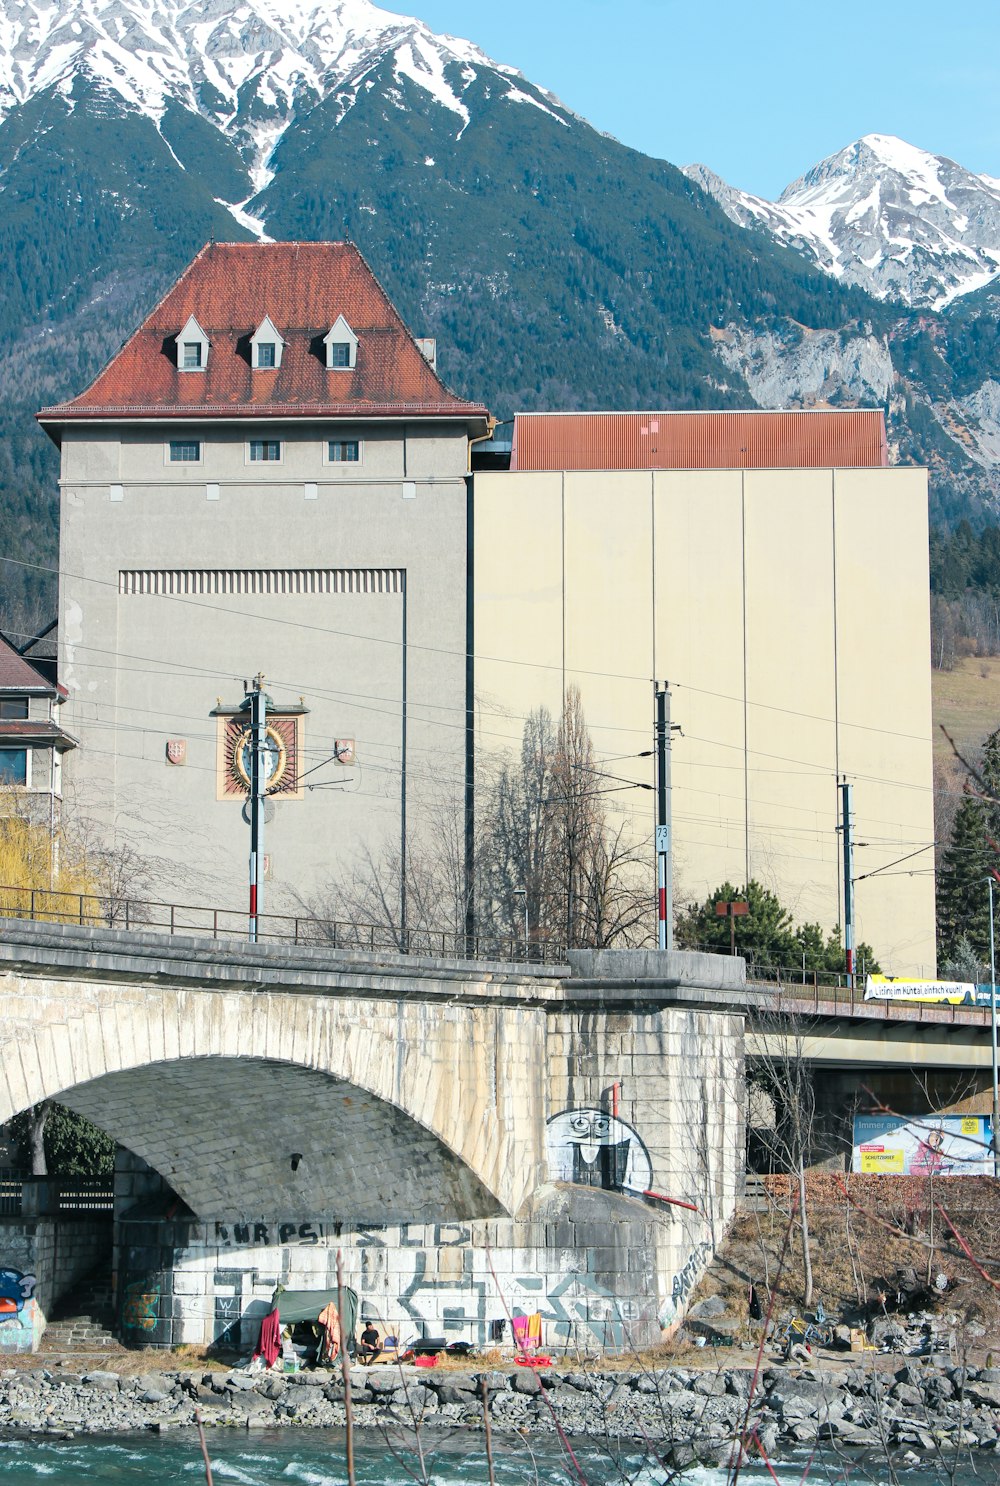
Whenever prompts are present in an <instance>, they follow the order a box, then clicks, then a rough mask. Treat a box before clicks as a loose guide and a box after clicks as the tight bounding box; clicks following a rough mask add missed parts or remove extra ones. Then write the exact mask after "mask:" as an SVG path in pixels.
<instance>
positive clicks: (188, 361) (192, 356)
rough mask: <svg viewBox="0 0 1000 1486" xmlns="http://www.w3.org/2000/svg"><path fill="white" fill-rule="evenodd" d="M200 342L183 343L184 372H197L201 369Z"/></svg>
mask: <svg viewBox="0 0 1000 1486" xmlns="http://www.w3.org/2000/svg"><path fill="white" fill-rule="evenodd" d="M201 353H202V344H201V341H185V342H184V350H183V360H182V365H183V367H184V370H185V371H198V370H199V368H200V367H201Z"/></svg>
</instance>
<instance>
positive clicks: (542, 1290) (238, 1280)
mask: <svg viewBox="0 0 1000 1486" xmlns="http://www.w3.org/2000/svg"><path fill="white" fill-rule="evenodd" d="M669 1224H670V1219H669V1217H666V1216H664V1215H663V1214H662V1213H660V1212H658V1211H657V1210H656V1206H655V1204H649V1203H644V1202H640V1201H638V1200H636V1199H634V1198H629V1197H625V1196H622V1195H621V1194H619V1193H612V1192H603V1191H598V1190H596V1189H594V1190H589V1189H579V1188H572V1187H567V1186H563V1185H561V1184H559V1185H551V1186H547V1187H544V1188H542V1189H540V1191H539V1192H538V1193H537V1194H536V1198H535V1200H534V1202H533V1203H532V1208H531V1212H530V1214H529V1215H528V1216H526V1217H525V1218H522V1219H520V1220H518V1221H512V1220H508V1219H498V1220H486V1221H476V1222H471V1223H461V1222H456V1223H445V1222H442V1223H435V1224H415V1223H410V1224H407V1223H404V1224H393V1225H392V1226H390V1227H377V1226H370V1227H356V1228H355V1227H350V1226H347V1225H343V1226H341V1225H339V1224H336V1223H331V1222H329V1221H323V1220H319V1219H317V1220H316V1221H314V1222H311V1223H291V1222H289V1223H255V1224H243V1223H236V1224H233V1223H224V1222H221V1221H219V1222H208V1223H204V1222H195V1221H190V1222H185V1221H181V1220H174V1221H168V1222H164V1221H162V1220H148V1221H143V1220H134V1221H131V1220H126V1221H123V1222H122V1223H121V1224H120V1230H119V1231H120V1234H121V1240H122V1248H121V1250H120V1258H119V1266H120V1285H121V1335H122V1339H123V1340H124V1341H125V1342H126V1344H128V1345H133V1346H158V1347H169V1346H177V1345H179V1344H181V1343H185V1342H188V1343H193V1344H196V1345H198V1344H200V1345H205V1344H208V1343H210V1342H213V1341H220V1340H222V1339H225V1340H227V1341H229V1342H231V1343H232V1344H234V1345H238V1346H249V1345H251V1344H254V1343H256V1341H257V1338H258V1336H259V1333H260V1323H261V1320H262V1319H263V1317H264V1316H265V1315H266V1314H267V1312H268V1311H269V1310H270V1309H271V1300H272V1296H273V1293H274V1291H275V1289H276V1287H277V1286H278V1285H281V1286H283V1287H285V1288H287V1289H315V1290H317V1291H322V1290H329V1289H333V1288H335V1287H336V1283H337V1278H336V1255H337V1250H338V1248H339V1249H340V1250H341V1252H342V1255H343V1265H344V1282H345V1284H347V1285H349V1286H350V1287H351V1288H353V1289H354V1290H356V1291H357V1293H358V1296H359V1299H360V1311H361V1315H362V1316H365V1317H368V1316H371V1317H374V1318H375V1319H376V1321H377V1323H378V1325H379V1329H380V1330H381V1331H382V1332H383V1333H386V1332H388V1333H390V1334H394V1335H398V1336H400V1337H401V1338H402V1339H404V1340H412V1339H415V1338H418V1337H420V1336H445V1337H447V1339H448V1340H449V1341H468V1342H473V1343H474V1344H476V1345H477V1346H483V1345H486V1344H488V1342H489V1339H490V1327H491V1323H492V1322H495V1321H501V1320H503V1321H505V1322H506V1337H507V1339H508V1340H509V1339H510V1336H511V1331H510V1317H511V1316H512V1315H516V1314H530V1313H532V1312H535V1311H537V1312H540V1313H541V1315H542V1317H543V1338H542V1339H543V1344H544V1345H545V1346H548V1347H554V1348H558V1349H559V1350H564V1349H568V1350H570V1351H572V1350H574V1349H575V1348H577V1347H578V1348H579V1349H580V1350H581V1351H584V1352H586V1351H590V1352H594V1351H597V1350H608V1351H613V1352H619V1351H628V1350H630V1349H632V1348H639V1347H643V1346H648V1345H650V1344H652V1343H655V1342H656V1341H658V1340H659V1339H660V1334H661V1333H660V1320H659V1316H658V1314H657V1312H658V1308H659V1307H658V1303H657V1298H658V1292H659V1288H660V1286H659V1283H658V1280H659V1277H658V1273H657V1266H658V1263H659V1259H660V1254H661V1252H662V1250H663V1249H664V1247H665V1246H666V1247H669V1243H668V1242H667V1241H666V1234H665V1232H664V1230H665V1228H666V1227H668V1226H669ZM319 1308H320V1306H319V1304H317V1311H318V1310H319Z"/></svg>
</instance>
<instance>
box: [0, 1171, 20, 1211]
mask: <svg viewBox="0 0 1000 1486" xmlns="http://www.w3.org/2000/svg"><path fill="white" fill-rule="evenodd" d="M23 1193H24V1173H23V1172H20V1171H0V1217H3V1218H15V1217H17V1216H18V1214H19V1213H20V1211H21V1200H22V1195H23Z"/></svg>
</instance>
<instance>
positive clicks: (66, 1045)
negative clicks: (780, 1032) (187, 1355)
mask: <svg viewBox="0 0 1000 1486" xmlns="http://www.w3.org/2000/svg"><path fill="white" fill-rule="evenodd" d="M741 973H742V962H734V961H727V960H722V959H718V958H715V957H711V956H702V955H688V954H677V955H671V956H660V955H650V954H646V953H641V952H635V953H632V952H622V953H614V952H597V953H587V954H585V953H580V954H578V955H575V956H574V957H573V959H572V963H571V964H570V965H568V966H561V967H526V966H520V967H519V966H511V965H498V964H482V963H469V962H459V961H447V962H446V961H436V960H429V959H417V958H413V957H403V956H392V955H376V956H371V955H364V954H359V953H357V952H343V951H342V952H334V951H331V950H329V949H325V948H319V947H316V948H303V947H295V948H286V947H283V946H280V945H278V946H276V945H263V944H258V945H250V944H246V943H243V942H230V941H226V942H222V941H210V940H205V939H195V938H181V937H171V938H168V937H165V936H159V935H154V934H141V933H140V934H135V933H129V934H124V933H121V932H118V931H113V930H104V929H96V928H89V927H83V928H80V927H75V926H73V927H70V926H63V925H51V924H45V923H28V922H21V921H17V920H2V921H0V989H2V992H3V995H2V1000H0V1033H2V1043H0V1121H3V1120H7V1119H9V1118H10V1117H11V1116H12V1115H14V1114H16V1113H17V1112H19V1111H20V1110H23V1109H25V1108H27V1107H28V1106H30V1105H35V1104H38V1103H39V1102H40V1101H42V1100H45V1099H55V1100H58V1101H59V1102H61V1103H62V1104H64V1105H66V1106H68V1107H69V1108H70V1109H73V1110H76V1111H77V1112H79V1113H80V1114H82V1115H85V1116H86V1117H87V1118H88V1119H90V1120H92V1121H93V1122H94V1123H95V1124H96V1125H98V1126H99V1127H100V1128H102V1129H103V1130H105V1131H106V1132H107V1133H108V1134H109V1135H110V1136H112V1138H113V1139H114V1140H115V1141H116V1143H117V1144H118V1146H119V1147H121V1148H122V1156H121V1157H120V1159H119V1175H118V1179H117V1189H116V1199H115V1208H116V1212H115V1216H116V1220H117V1221H116V1247H115V1264H116V1272H117V1279H118V1300H119V1307H120V1313H121V1317H122V1322H121V1324H122V1326H123V1328H124V1329H125V1331H128V1330H129V1328H131V1330H132V1332H133V1335H131V1336H130V1337H129V1339H130V1340H137V1341H140V1342H141V1341H147V1342H153V1343H157V1342H158V1343H161V1344H173V1343H176V1342H178V1341H210V1340H212V1339H213V1338H214V1337H216V1336H217V1335H218V1334H219V1326H220V1325H222V1324H223V1323H225V1324H226V1325H229V1326H232V1325H238V1326H241V1327H242V1333H243V1334H245V1335H249V1332H250V1331H252V1330H253V1327H254V1325H255V1324H258V1323H259V1314H261V1313H262V1312H261V1309H260V1308H261V1306H262V1305H264V1304H265V1291H266V1292H267V1293H268V1295H269V1293H270V1291H271V1290H272V1289H273V1288H274V1285H275V1283H277V1282H280V1283H284V1284H286V1285H287V1284H289V1283H293V1284H302V1283H303V1282H305V1281H307V1280H309V1279H310V1278H311V1279H314V1280H315V1279H319V1280H322V1281H324V1282H325V1281H326V1280H327V1279H329V1255H330V1252H331V1249H332V1247H336V1246H337V1245H338V1244H339V1245H342V1246H343V1247H344V1248H345V1250H347V1258H348V1270H349V1274H350V1275H351V1276H353V1278H352V1279H351V1283H352V1284H356V1286H357V1288H358V1289H359V1292H360V1293H361V1295H362V1297H363V1299H364V1297H365V1296H368V1297H369V1298H370V1300H371V1304H373V1305H374V1304H376V1302H377V1307H378V1313H379V1314H380V1315H384V1316H385V1317H386V1318H387V1324H388V1322H389V1321H392V1322H393V1323H394V1324H395V1323H396V1322H398V1321H401V1320H405V1318H406V1317H407V1316H410V1317H411V1318H412V1319H413V1320H414V1321H419V1322H422V1323H423V1324H424V1325H429V1326H431V1328H432V1329H433V1328H435V1327H446V1326H447V1327H449V1328H450V1329H452V1330H454V1331H456V1332H457V1333H458V1334H460V1335H462V1336H464V1337H465V1338H466V1339H471V1340H485V1328H486V1325H487V1322H488V1321H489V1320H490V1319H491V1316H492V1315H493V1312H494V1311H496V1312H497V1313H498V1314H501V1315H502V1314H503V1311H502V1309H501V1308H500V1301H499V1297H496V1298H495V1300H494V1301H493V1302H492V1310H491V1303H489V1302H488V1298H487V1296H486V1291H487V1290H488V1288H489V1286H488V1285H487V1282H486V1280H485V1279H484V1255H486V1253H487V1249H488V1250H489V1265H488V1267H489V1268H490V1269H491V1270H492V1271H496V1272H498V1273H500V1274H501V1275H509V1276H510V1284H511V1286H512V1287H513V1291H516V1292H517V1293H521V1292H522V1291H523V1293H524V1295H525V1296H526V1297H527V1298H528V1299H529V1300H530V1303H531V1308H532V1309H537V1308H538V1307H539V1306H541V1307H542V1309H543V1313H544V1314H545V1316H546V1320H547V1321H550V1322H551V1324H552V1325H553V1326H556V1327H562V1328H563V1331H564V1332H565V1330H566V1328H568V1327H570V1326H578V1325H580V1324H583V1325H585V1326H586V1327H589V1328H590V1330H591V1332H593V1333H595V1334H597V1335H598V1337H599V1339H600V1340H602V1341H603V1342H605V1343H606V1344H608V1343H614V1342H617V1343H620V1344H624V1341H625V1330H627V1329H629V1328H631V1331H630V1335H632V1333H634V1336H633V1339H634V1340H638V1339H639V1337H640V1334H641V1336H642V1337H643V1338H645V1339H646V1340H649V1339H651V1338H652V1337H653V1336H654V1335H658V1334H659V1329H660V1326H661V1325H662V1324H667V1323H669V1322H670V1320H671V1319H672V1318H673V1317H674V1316H675V1314H678V1313H679V1310H680V1308H681V1307H682V1305H683V1300H684V1296H685V1294H686V1291H687V1289H689V1288H690V1286H691V1285H692V1284H693V1282H694V1279H695V1278H696V1276H697V1273H698V1272H699V1271H700V1269H701V1268H702V1267H703V1265H704V1263H705V1262H707V1259H708V1257H709V1256H710V1254H711V1252H712V1249H713V1246H714V1243H715V1241H716V1239H717V1238H718V1237H719V1236H720V1235H721V1232H722V1228H723V1226H724V1224H725V1222H726V1220H727V1219H728V1217H729V1215H730V1213H731V1212H732V1210H733V1206H734V1202H735V1195H736V1189H737V1184H738V1179H739V1173H740V1171H741V1166H742V1152H743V1121H742V1085H743V1017H742V1006H741V999H742V998H741V996H740V994H739V991H740V983H741ZM584 1188H586V1189H587V1190H586V1191H584V1190H582V1189H584ZM442 1234H443V1235H444V1236H442ZM400 1256H402V1257H400ZM515 1256H516V1257H515ZM3 1262H10V1256H9V1255H8V1257H7V1261H5V1260H4V1257H3V1255H2V1254H0V1263H3ZM220 1275H223V1276H226V1278H225V1279H223V1280H220V1278H219V1276H220ZM251 1276H252V1277H253V1278H250V1277H251ZM137 1286H138V1287H139V1288H138V1289H137V1288H136V1287H137ZM220 1287H221V1290H222V1292H224V1293H222V1294H221V1295H220ZM553 1287H555V1288H556V1289H559V1290H560V1294H559V1295H558V1296H557V1297H555V1299H553ZM51 1288H52V1290H53V1293H54V1290H55V1289H56V1288H58V1286H57V1285H56V1284H55V1282H53V1286H52V1287H51ZM230 1292H232V1293H230ZM137 1295H138V1296H142V1297H145V1298H144V1299H142V1300H141V1302H139V1301H137V1300H136V1296H137ZM372 1297H374V1298H372ZM50 1298H51V1297H50ZM223 1302H225V1304H223ZM230 1302H231V1303H230ZM547 1303H548V1304H549V1311H545V1305H546V1304H547ZM40 1304H41V1301H40ZM220 1305H221V1307H222V1308H221V1310H220V1309H219V1307H220ZM470 1332H471V1333H472V1334H471V1336H470V1335H469V1333H470ZM553 1340H554V1338H553ZM2 1345H3V1337H2V1335H0V1346H2Z"/></svg>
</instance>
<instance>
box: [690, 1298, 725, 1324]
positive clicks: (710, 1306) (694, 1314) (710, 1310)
mask: <svg viewBox="0 0 1000 1486" xmlns="http://www.w3.org/2000/svg"><path fill="white" fill-rule="evenodd" d="M726 1310H727V1306H726V1302H725V1301H724V1300H723V1299H722V1296H721V1295H709V1296H708V1297H707V1298H706V1299H705V1300H699V1301H698V1303H697V1305H693V1306H692V1307H691V1309H690V1310H689V1311H688V1320H689V1321H690V1320H698V1321H710V1320H711V1319H712V1318H713V1317H714V1316H724V1315H725V1314H726Z"/></svg>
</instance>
